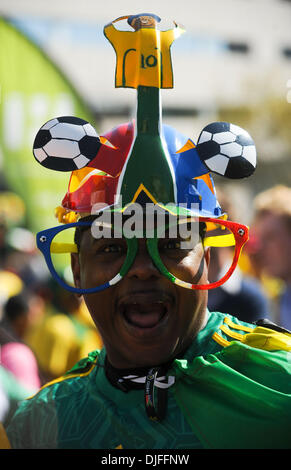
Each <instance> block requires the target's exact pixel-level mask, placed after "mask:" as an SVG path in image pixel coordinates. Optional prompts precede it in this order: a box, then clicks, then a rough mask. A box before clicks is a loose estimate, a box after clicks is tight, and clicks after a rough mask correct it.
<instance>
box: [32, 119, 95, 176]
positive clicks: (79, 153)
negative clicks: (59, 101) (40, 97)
mask: <svg viewBox="0 0 291 470" xmlns="http://www.w3.org/2000/svg"><path fill="white" fill-rule="evenodd" d="M101 145H102V144H101V142H100V138H99V136H98V134H97V132H96V130H95V129H94V127H93V126H92V125H91V124H90V123H89V122H87V121H85V120H84V119H80V118H77V117H74V116H63V117H58V118H55V119H51V120H50V121H48V122H47V123H46V124H44V125H43V126H42V127H41V128H40V130H39V131H38V133H37V134H36V137H35V140H34V144H33V155H34V157H35V158H36V160H37V161H38V163H40V164H41V165H42V166H44V167H46V168H50V169H51V170H57V171H73V170H78V169H80V168H83V167H85V166H86V165H88V163H89V162H90V161H91V160H93V159H94V158H95V157H96V155H97V153H98V150H99V148H100V146H101Z"/></svg>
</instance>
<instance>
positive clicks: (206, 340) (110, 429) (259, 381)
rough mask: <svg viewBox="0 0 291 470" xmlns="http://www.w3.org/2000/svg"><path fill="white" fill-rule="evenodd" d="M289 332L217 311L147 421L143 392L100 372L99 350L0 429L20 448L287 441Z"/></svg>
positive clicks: (290, 429) (290, 428)
mask: <svg viewBox="0 0 291 470" xmlns="http://www.w3.org/2000/svg"><path fill="white" fill-rule="evenodd" d="M290 349H291V335H290V334H288V333H286V334H285V333H284V334H283V333H278V332H277V331H274V330H271V329H269V328H263V327H257V326H256V325H252V324H248V323H245V322H241V321H239V320H238V319H237V318H235V317H233V316H230V315H225V314H222V313H209V318H208V323H207V325H206V326H205V328H204V329H203V330H201V331H200V333H199V334H198V336H197V337H196V338H195V340H194V341H193V343H192V345H191V347H190V348H189V349H188V350H187V351H186V353H185V355H184V358H183V359H176V360H175V361H174V362H173V364H172V366H171V368H170V369H169V370H168V372H167V375H168V376H171V377H174V378H175V382H174V384H173V385H172V386H171V387H170V388H169V389H168V402H167V412H166V416H165V418H164V419H163V420H162V421H153V420H150V419H149V418H148V417H147V415H146V412H145V405H144V392H143V390H131V391H129V392H127V393H125V392H123V391H121V390H119V389H118V388H116V387H114V386H112V385H111V384H110V382H109V381H108V380H107V377H106V375H105V368H104V365H105V357H106V351H105V349H102V350H101V351H100V352H99V351H94V352H93V353H91V354H89V356H88V357H87V358H86V359H83V360H82V361H80V362H79V363H78V364H77V365H76V366H75V367H74V368H73V369H71V371H70V372H68V373H67V374H66V375H65V376H63V377H61V378H60V379H58V380H54V381H53V382H50V383H49V384H47V385H45V386H44V387H43V388H42V389H41V390H40V391H39V392H38V393H37V394H36V395H34V396H33V397H32V398H30V399H28V400H25V401H23V402H22V403H21V405H20V407H19V409H18V411H17V412H16V414H15V416H14V418H13V420H12V422H11V423H10V425H9V426H8V428H7V430H6V432H7V436H8V439H9V441H10V444H11V447H12V448H22V449H31V448H32V449H53V448H62V449H115V448H124V449H194V448H199V449H205V448H208V449H229V448H248V449H250V448H255V449H259V448H291V360H290V358H291V353H290Z"/></svg>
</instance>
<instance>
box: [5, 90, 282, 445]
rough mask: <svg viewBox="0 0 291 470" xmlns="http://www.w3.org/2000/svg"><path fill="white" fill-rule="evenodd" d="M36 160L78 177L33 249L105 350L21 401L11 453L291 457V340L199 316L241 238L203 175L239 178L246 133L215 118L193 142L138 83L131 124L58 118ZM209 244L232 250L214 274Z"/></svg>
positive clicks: (248, 152) (246, 165) (246, 156)
mask: <svg viewBox="0 0 291 470" xmlns="http://www.w3.org/2000/svg"><path fill="white" fill-rule="evenodd" d="M85 133H86V135H84V134H85ZM81 135H83V137H82V138H81V139H80V136H81ZM87 137H90V139H88V138H87ZM72 142H75V143H76V145H75V146H73V145H72ZM78 145H79V148H80V151H81V152H82V153H80V154H78V153H77V152H76V151H75V148H76V147H78ZM92 149H94V151H93V152H92ZM222 151H223V152H222ZM238 151H239V155H237V156H236V157H235V158H233V155H234V154H236V153H235V152H238ZM70 152H71V153H70ZM34 155H35V158H36V159H37V160H38V162H39V163H41V164H42V165H43V166H45V167H47V168H51V169H55V170H60V171H68V170H73V171H72V174H71V178H70V182H69V188H68V191H67V193H66V195H65V197H64V199H63V201H62V207H61V208H59V209H58V211H57V214H58V218H59V221H60V222H62V224H61V225H59V226H57V227H53V228H51V229H47V230H43V231H42V232H40V233H38V234H37V244H38V247H39V248H40V250H41V251H42V253H43V255H44V257H45V259H46V262H47V265H48V268H49V270H50V272H51V274H52V275H53V276H54V278H55V279H56V280H57V282H59V283H60V284H61V285H62V286H63V287H64V288H65V289H67V290H69V291H70V292H72V295H73V294H76V295H82V296H84V299H85V302H86V304H87V307H88V309H89V312H90V314H91V316H92V318H93V320H94V322H95V324H96V327H97V328H98V330H99V332H100V334H101V336H102V339H103V343H104V347H103V349H102V350H101V351H93V352H92V353H90V354H89V355H88V357H87V358H84V359H83V360H81V361H80V362H79V363H77V364H76V365H75V366H74V367H73V368H72V369H71V370H70V371H68V373H67V374H65V375H64V376H63V377H60V379H58V380H55V381H53V382H51V383H48V384H47V385H45V386H44V387H43V388H42V389H41V390H40V391H39V392H38V393H37V394H36V395H35V396H34V397H32V398H30V399H28V400H26V401H24V402H23V403H21V405H20V407H19V409H18V411H17V412H16V414H15V416H14V418H13V420H12V422H11V423H10V425H9V426H8V428H7V430H6V431H7V436H8V439H9V441H10V444H11V446H12V447H13V448H34V449H36V448H46V449H52V448H63V449H72V448H74V449H115V448H124V449H183V448H184V449H195V448H199V449H205V448H212V449H213V448H220V449H221V448H290V435H291V432H290V429H291V428H290V423H291V407H290V402H291V380H290V372H291V366H290V364H291V361H290V343H291V335H290V333H288V332H286V331H285V330H283V329H281V328H280V327H277V326H276V325H272V324H271V325H270V324H269V323H266V322H262V323H261V324H260V325H259V326H258V325H255V324H248V323H245V322H241V321H239V320H238V319H237V318H236V317H235V312H229V314H222V313H219V312H211V313H210V312H209V311H208V310H207V292H208V290H209V289H213V288H216V287H218V286H220V285H222V284H223V283H224V282H225V281H226V280H227V279H229V277H230V276H231V274H232V273H233V271H234V269H235V267H236V265H237V263H238V259H239V256H240V253H241V250H242V248H243V245H244V244H245V243H246V241H247V239H248V228H247V227H246V226H244V225H242V224H239V223H236V222H232V221H228V220H226V214H223V213H222V211H221V207H220V205H219V202H218V201H217V198H216V192H215V188H214V183H213V179H212V176H211V174H210V170H211V171H213V172H216V173H219V174H221V175H224V176H226V177H230V178H244V177H247V176H249V175H250V174H251V173H252V172H253V171H254V169H255V148H254V144H253V141H252V139H251V137H250V136H249V134H248V133H247V132H246V131H244V130H243V129H241V128H239V127H237V126H234V125H232V124H228V123H221V122H219V123H212V124H210V125H208V126H206V128H204V129H203V131H202V132H201V134H200V136H199V138H198V141H197V144H196V145H195V144H194V142H193V141H192V140H191V139H189V138H188V137H186V136H184V135H182V134H181V133H180V132H177V131H176V130H175V129H172V128H171V127H169V126H165V125H162V123H161V113H160V94H159V89H158V88H155V87H154V86H153V87H150V86H149V87H147V86H138V88H137V118H136V121H134V122H133V123H128V124H122V125H120V126H117V127H116V128H115V129H113V130H112V131H110V132H109V133H107V134H105V135H104V136H102V137H100V138H99V137H98V136H97V133H96V131H95V130H94V129H93V128H92V126H90V125H89V124H88V123H86V122H84V121H82V120H81V119H78V118H73V117H62V118H57V119H53V120H51V121H49V122H48V123H46V124H45V125H44V126H43V127H42V128H41V129H40V131H39V133H38V134H37V136H36V139H35V143H34ZM76 155H77V156H76ZM80 162H82V166H81V167H80ZM100 207H101V208H100ZM133 208H135V209H137V208H139V209H140V210H139V217H137V218H135V217H134V214H132V211H133ZM153 208H154V209H155V210H156V211H157V212H159V214H162V215H163V217H161V218H159V217H158V216H157V215H155V216H154V218H152V214H153V212H155V211H153ZM133 212H134V211H133ZM214 246H215V247H216V248H217V249H219V247H225V246H231V247H232V248H233V249H232V257H230V261H229V262H228V264H227V265H226V266H225V267H224V269H223V270H222V271H221V272H219V273H217V275H216V277H212V278H211V280H209V279H208V271H209V269H210V267H211V247H214ZM59 256H61V257H64V258H61V261H60V259H59V258H58V257H59ZM70 264H71V267H72V279H71V280H70V279H69V278H68V276H62V273H64V272H67V270H64V266H65V267H67V266H68V265H70ZM2 433H3V430H2ZM7 436H4V437H3V438H2V441H3V442H4V441H5V442H7Z"/></svg>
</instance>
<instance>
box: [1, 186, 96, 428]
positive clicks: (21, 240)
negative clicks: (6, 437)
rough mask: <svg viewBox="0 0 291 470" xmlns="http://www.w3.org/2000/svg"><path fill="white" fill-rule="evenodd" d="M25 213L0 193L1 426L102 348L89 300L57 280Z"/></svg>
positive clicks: (11, 197) (14, 200) (16, 201)
mask: <svg viewBox="0 0 291 470" xmlns="http://www.w3.org/2000/svg"><path fill="white" fill-rule="evenodd" d="M24 215H25V207H24V205H23V202H22V201H21V199H20V198H19V197H18V196H17V195H16V194H14V193H12V192H0V422H2V423H3V424H4V426H6V425H7V423H8V422H9V419H10V418H11V416H12V414H13V413H14V411H15V409H16V407H17V405H18V402H19V401H20V400H22V399H24V398H28V397H29V396H31V395H33V394H34V393H36V392H37V390H38V389H39V388H40V387H41V386H42V385H44V384H45V383H47V382H48V381H51V380H54V379H55V378H57V377H60V376H62V375H63V374H64V373H65V372H67V371H68V370H69V369H70V368H71V367H73V365H74V364H75V363H76V362H77V361H78V360H80V359H81V358H83V357H85V356H87V354H88V353H89V352H90V351H93V350H94V349H100V348H101V347H102V341H101V338H100V336H99V334H98V332H97V330H96V328H95V325H94V323H93V321H92V319H91V317H90V315H89V313H88V311H87V308H86V307H85V304H84V302H83V299H82V298H80V297H77V296H75V295H73V294H70V293H69V292H67V291H65V290H64V289H62V288H60V287H59V286H58V284H57V283H56V282H55V281H53V279H52V278H51V275H50V274H49V272H48V269H47V267H46V265H45V263H44V260H43V259H42V255H40V253H39V251H38V249H37V248H36V245H35V235H34V234H32V233H31V232H30V231H29V230H28V229H27V228H26V227H25V224H24V223H23V221H24V220H25V217H23V216H24ZM56 225H57V224H56Z"/></svg>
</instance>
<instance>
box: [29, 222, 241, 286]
mask: <svg viewBox="0 0 291 470" xmlns="http://www.w3.org/2000/svg"><path fill="white" fill-rule="evenodd" d="M189 222H190V223H192V227H193V226H194V227H195V226H196V227H198V226H199V227H201V226H203V227H204V233H203V235H201V231H197V230H196V231H195V230H194V231H193V229H192V231H191V236H189V233H188V232H187V231H186V232H187V233H186V234H185V230H184V232H183V230H178V232H177V233H174V236H173V234H172V233H171V230H170V229H171V227H169V226H165V233H162V235H161V231H160V232H159V231H157V230H154V231H153V232H152V233H151V234H150V236H149V237H148V236H146V237H140V238H146V249H147V252H148V255H149V256H150V258H151V260H152V263H153V265H154V266H155V268H156V269H157V270H158V271H159V272H160V273H161V274H162V275H164V276H165V277H166V278H167V279H169V280H170V281H171V282H173V283H174V284H177V285H179V286H181V287H184V288H187V289H195V290H209V289H214V288H216V287H219V286H221V285H222V284H223V283H225V282H226V281H227V280H228V279H229V278H230V276H231V275H232V273H233V271H234V270H235V268H236V266H237V264H238V261H239V257H240V254H241V251H242V248H243V246H244V244H245V243H246V242H247V240H248V227H246V226H245V225H242V224H238V223H236V222H231V221H227V220H222V219H213V218H208V217H199V218H198V217H196V218H195V217H191V218H188V219H184V220H180V221H179V222H178V224H177V222H176V226H179V229H181V228H184V229H185V227H186V224H187V226H189ZM93 224H94V222H92V220H90V221H79V222H75V223H70V224H66V225H61V226H57V227H53V228H50V229H47V230H43V231H41V232H39V233H38V234H37V246H38V248H39V249H40V251H41V252H42V254H43V255H44V258H45V261H46V264H47V266H48V269H49V271H50V273H51V275H52V276H53V278H54V279H55V280H56V281H57V282H58V283H59V284H60V285H61V286H62V287H64V288H65V289H67V290H68V291H70V292H74V293H77V294H90V293H95V292H100V291H102V290H104V289H107V288H108V287H110V286H113V285H115V284H117V283H118V282H120V281H121V280H122V279H123V278H124V277H125V276H126V275H127V273H128V272H129V271H130V269H131V267H132V266H133V264H134V261H135V258H136V256H137V255H138V252H139V241H138V237H136V236H132V237H128V236H125V235H124V233H123V232H122V233H119V235H118V236H117V237H116V236H115V237H107V238H106V237H97V238H96V237H95V236H93V235H92V234H93V231H92V227H93ZM183 224H184V225H183ZM172 228H173V227H172ZM76 230H77V231H79V233H82V234H83V233H84V232H88V233H87V236H86V243H85V244H84V243H83V245H85V246H83V245H82V244H81V249H80V246H79V244H78V241H77V240H76ZM90 231H91V233H90ZM181 232H182V234H181ZM194 232H195V233H196V236H194V237H193V236H192V235H193V233H194ZM82 236H83V235H82ZM209 247H210V248H211V250H210V261H209V256H208V261H207V271H208V276H207V281H206V280H205V276H203V272H204V268H205V263H206V257H205V256H204V255H205V250H207V249H208V248H209ZM72 253H79V256H80V257H81V258H82V262H83V263H84V264H85V263H86V265H87V271H88V272H89V273H90V274H89V275H88V276H87V279H86V281H85V285H84V286H82V287H80V288H77V287H75V286H74V281H73V275H72V271H71V254H72Z"/></svg>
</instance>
